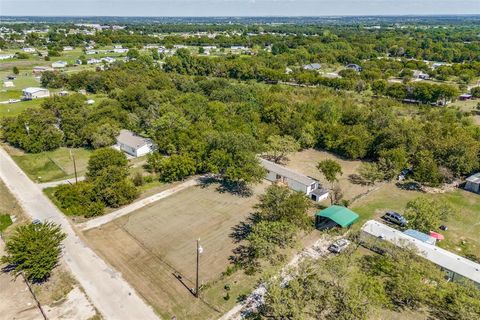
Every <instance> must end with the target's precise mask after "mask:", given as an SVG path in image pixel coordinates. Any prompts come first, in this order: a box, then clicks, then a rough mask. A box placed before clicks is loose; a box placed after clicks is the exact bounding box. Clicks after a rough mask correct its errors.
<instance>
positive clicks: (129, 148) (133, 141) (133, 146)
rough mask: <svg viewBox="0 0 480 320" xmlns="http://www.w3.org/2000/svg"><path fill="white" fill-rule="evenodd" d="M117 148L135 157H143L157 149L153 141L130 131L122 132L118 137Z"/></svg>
mask: <svg viewBox="0 0 480 320" xmlns="http://www.w3.org/2000/svg"><path fill="white" fill-rule="evenodd" d="M117 147H118V148H119V149H120V150H122V151H123V152H126V153H128V154H129V155H131V156H134V157H141V156H143V155H146V154H148V153H151V152H153V150H154V149H155V146H154V144H153V142H152V140H150V139H147V138H143V137H140V136H138V135H136V134H135V133H133V132H132V131H130V130H120V134H119V135H118V136H117Z"/></svg>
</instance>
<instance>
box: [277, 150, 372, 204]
mask: <svg viewBox="0 0 480 320" xmlns="http://www.w3.org/2000/svg"><path fill="white" fill-rule="evenodd" d="M289 158H290V160H289V161H288V162H287V163H286V166H287V167H289V168H290V169H292V170H295V171H297V172H298V173H303V174H305V175H307V176H309V177H312V178H314V179H317V180H319V181H320V182H321V183H322V184H323V185H324V186H325V187H326V188H328V187H329V186H330V184H329V183H328V182H327V181H325V179H324V178H323V176H322V174H321V173H320V171H318V169H317V163H318V162H320V161H322V160H325V159H333V160H336V161H337V162H338V163H339V164H340V165H341V166H342V171H343V175H342V176H340V177H339V179H338V181H339V185H340V187H341V188H342V191H343V194H344V197H345V199H348V200H351V199H353V198H355V197H357V196H358V195H360V194H363V193H365V192H367V191H368V190H369V189H370V188H371V187H367V186H362V185H359V184H353V183H351V182H350V180H349V175H351V174H357V170H358V168H359V167H360V164H361V163H362V162H361V161H352V160H343V159H341V158H339V157H337V156H335V155H333V154H331V153H328V152H326V151H319V150H315V149H308V150H304V151H301V152H297V153H295V154H293V155H291V156H290V157H289Z"/></svg>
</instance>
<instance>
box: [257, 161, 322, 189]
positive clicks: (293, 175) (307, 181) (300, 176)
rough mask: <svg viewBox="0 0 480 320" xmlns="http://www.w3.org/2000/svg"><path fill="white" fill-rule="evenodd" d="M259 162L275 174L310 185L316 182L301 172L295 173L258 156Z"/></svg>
mask: <svg viewBox="0 0 480 320" xmlns="http://www.w3.org/2000/svg"><path fill="white" fill-rule="evenodd" d="M260 163H261V165H262V166H263V167H264V168H265V169H267V170H268V171H271V172H275V173H276V174H279V175H281V176H282V177H285V178H288V179H292V180H294V181H297V182H300V183H301V184H303V185H306V186H310V185H311V184H312V183H314V182H316V180H314V179H312V178H309V177H307V176H305V175H303V174H301V173H297V172H295V171H292V170H290V169H288V168H285V167H283V166H281V165H278V164H276V163H274V162H271V161H268V160H265V159H263V158H260Z"/></svg>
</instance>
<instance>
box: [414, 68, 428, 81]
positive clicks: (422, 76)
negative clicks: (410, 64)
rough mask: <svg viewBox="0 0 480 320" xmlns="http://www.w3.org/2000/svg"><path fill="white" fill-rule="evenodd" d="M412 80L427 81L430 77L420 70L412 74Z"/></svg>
mask: <svg viewBox="0 0 480 320" xmlns="http://www.w3.org/2000/svg"><path fill="white" fill-rule="evenodd" d="M413 78H414V79H417V80H428V79H430V76H429V75H428V74H426V73H424V72H422V71H420V70H415V71H414V72H413Z"/></svg>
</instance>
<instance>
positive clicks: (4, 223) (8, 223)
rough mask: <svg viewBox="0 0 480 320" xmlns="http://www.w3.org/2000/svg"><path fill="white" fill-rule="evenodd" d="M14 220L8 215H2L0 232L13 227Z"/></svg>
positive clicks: (0, 216) (0, 217)
mask: <svg viewBox="0 0 480 320" xmlns="http://www.w3.org/2000/svg"><path fill="white" fill-rule="evenodd" d="M12 223H13V222H12V219H11V218H10V215H8V214H1V215H0V232H3V231H5V230H6V229H7V228H8V227H9V226H11V225H12Z"/></svg>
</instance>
